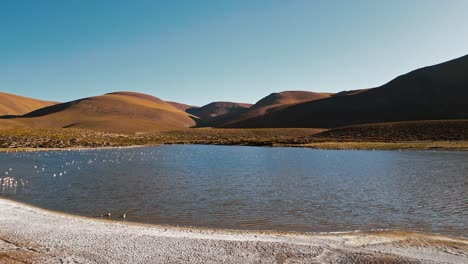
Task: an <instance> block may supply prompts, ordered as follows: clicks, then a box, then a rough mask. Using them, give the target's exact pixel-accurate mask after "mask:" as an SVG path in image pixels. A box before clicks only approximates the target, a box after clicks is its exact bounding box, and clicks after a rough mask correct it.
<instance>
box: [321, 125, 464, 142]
mask: <svg viewBox="0 0 468 264" xmlns="http://www.w3.org/2000/svg"><path fill="white" fill-rule="evenodd" d="M316 137H317V138H320V139H322V140H324V141H344V142H362V141H365V142H368V141H370V142H408V141H460V140H461V141H463V140H468V120H431V121H411V122H393V123H380V124H369V125H357V126H346V127H341V128H336V129H332V130H328V131H326V132H324V133H321V134H319V135H316Z"/></svg>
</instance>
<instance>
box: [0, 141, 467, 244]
mask: <svg viewBox="0 0 468 264" xmlns="http://www.w3.org/2000/svg"><path fill="white" fill-rule="evenodd" d="M467 161H468V152H427V151H393V152H392V151H330V150H312V149H296V148H258V147H234V146H190V145H185V146H161V147H152V148H135V149H121V150H93V151H61V152H38V153H9V154H8V153H3V154H0V177H1V179H0V184H1V187H2V188H1V190H0V194H1V195H2V196H4V197H9V198H12V199H15V200H19V201H23V202H27V203H30V204H34V205H38V206H41V207H45V208H49V209H53V210H58V211H64V212H69V213H75V214H80V215H85V216H98V215H100V214H101V213H107V212H112V216H118V215H121V214H123V213H126V214H127V220H130V221H139V222H148V223H160V224H173V225H192V226H206V227H220V228H241V229H274V230H295V231H313V232H316V231H348V230H358V229H359V230H370V229H404V230H419V231H425V232H436V233H443V234H449V235H458V236H468V231H467V230H468V202H467V201H468V194H467V193H468V164H467Z"/></svg>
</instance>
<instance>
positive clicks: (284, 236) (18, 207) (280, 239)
mask: <svg viewBox="0 0 468 264" xmlns="http://www.w3.org/2000/svg"><path fill="white" fill-rule="evenodd" d="M369 262H379V263H381V262H383V263H421V262H422V263H468V240H467V239H463V238H454V237H444V236H438V235H428V234H421V233H412V232H396V231H376V232H352V233H337V234H305V233H281V232H255V231H228V230H214V229H201V228H179V227H168V226H158V225H143V224H133V223H125V222H113V221H106V220H99V219H90V218H84V217H78V216H72V215H67V214H62V213H57V212H51V211H48V210H44V209H40V208H37V207H33V206H29V205H24V204H21V203H17V202H13V201H10V200H5V199H0V263H369Z"/></svg>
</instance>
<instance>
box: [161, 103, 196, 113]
mask: <svg viewBox="0 0 468 264" xmlns="http://www.w3.org/2000/svg"><path fill="white" fill-rule="evenodd" d="M166 103H168V104H170V105H172V106H173V107H175V108H177V109H179V110H182V111H184V112H185V111H187V109H190V108H197V107H198V106H193V105H188V104H182V103H178V102H172V101H166Z"/></svg>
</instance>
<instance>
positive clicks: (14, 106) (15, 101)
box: [0, 92, 57, 116]
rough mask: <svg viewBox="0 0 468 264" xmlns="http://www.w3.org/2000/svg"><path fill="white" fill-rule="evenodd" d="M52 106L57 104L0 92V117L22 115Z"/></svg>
mask: <svg viewBox="0 0 468 264" xmlns="http://www.w3.org/2000/svg"><path fill="white" fill-rule="evenodd" d="M54 104H57V103H55V102H49V101H42V100H37V99H33V98H29V97H24V96H19V95H14V94H9V93H3V92H0V116H5V115H24V114H26V113H29V112H31V111H34V110H37V109H39V108H42V107H46V106H50V105H54Z"/></svg>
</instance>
